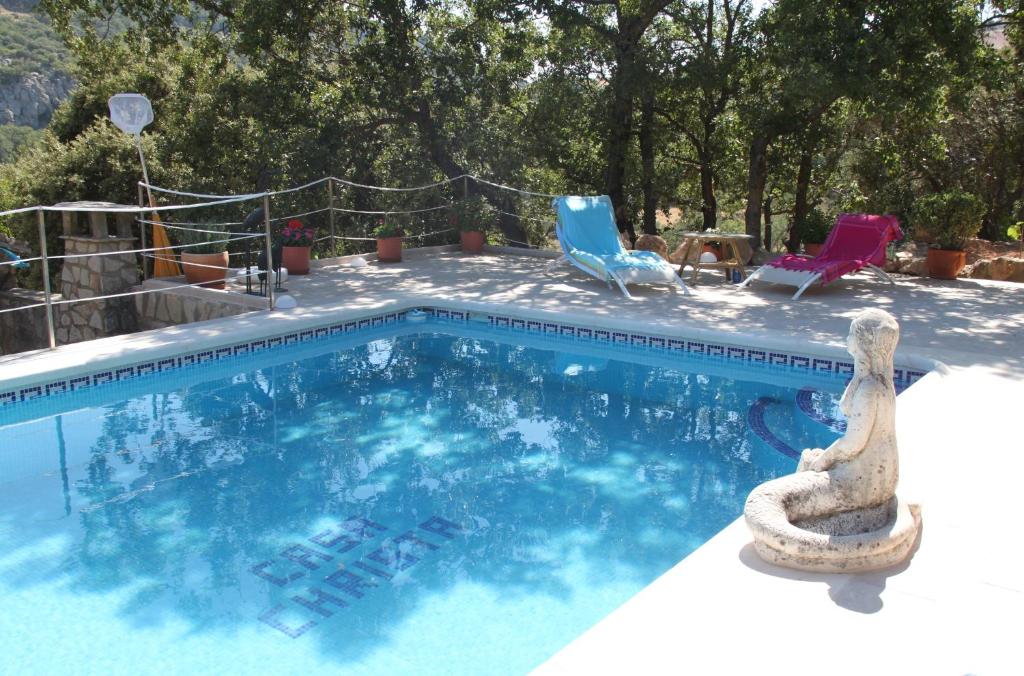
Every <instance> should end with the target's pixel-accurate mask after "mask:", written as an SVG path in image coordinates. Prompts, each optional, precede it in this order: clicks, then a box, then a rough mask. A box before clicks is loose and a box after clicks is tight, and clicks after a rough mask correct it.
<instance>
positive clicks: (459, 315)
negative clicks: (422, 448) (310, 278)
mask: <svg viewBox="0 0 1024 676" xmlns="http://www.w3.org/2000/svg"><path fill="white" fill-rule="evenodd" d="M418 309H419V310H420V311H422V312H424V313H425V314H427V315H428V316H429V317H430V318H432V319H433V320H434V321H441V322H446V323H468V322H470V318H471V316H473V315H472V313H470V312H465V311H461V310H450V309H445V308H431V307H422V308H418ZM407 314H408V312H407V311H402V312H389V313H386V314H382V315H375V316H373V317H366V318H363V319H359V320H353V321H347V322H343V323H337V324H331V325H328V326H321V327H316V328H312V329H303V330H302V331H298V332H294V333H288V334H285V335H281V336H271V337H269V338H259V339H257V340H252V341H249V342H246V343H238V344H235V345H227V346H223V347H218V348H216V349H213V350H203V351H200V352H192V353H187V354H182V355H178V356H175V357H166V358H163V359H158V360H154V361H150V362H143V363H140V364H134V365H129V366H122V367H118V368H117V369H116V370H113V371H101V372H99V373H92V374H87V375H81V376H75V377H72V378H67V379H63V380H56V381H52V382H46V383H42V384H40V385H33V386H29V387H23V388H19V389H17V390H10V391H0V406H7V405H11V404H16V403H18V402H21V401H28V400H31V399H37V398H39V397H48V396H56V395H60V394H63V393H65V392H74V391H77V390H81V389H83V388H86V387H94V386H97V385H102V384H104V383H109V382H115V381H122V380H127V379H130V378H137V377H139V376H144V375H150V374H155V373H160V372H163V371H168V370H171V369H180V368H183V367H189V366H195V365H198V364H201V363H205V362H211V361H219V360H222V359H227V358H230V357H234V356H237V355H247V354H251V353H254V352H258V351H260V350H268V349H271V348H275V347H279V346H282V345H293V344H298V343H304V342H309V341H313V340H321V339H325V338H329V337H332V336H338V335H341V334H347V333H353V332H357V331H362V330H365V329H378V328H381V327H384V326H390V325H394V324H398V323H399V322H403V321H404V320H405V319H406V316H407ZM475 316H476V317H477V318H479V319H480V320H481V321H482V320H483V317H484V316H485V315H482V314H477V315H475ZM486 317H487V324H488V325H489V326H490V327H492V328H494V329H501V330H507V331H517V332H522V331H525V332H526V333H529V334H538V335H544V336H548V337H550V338H552V339H557V340H558V341H563V340H571V341H574V342H586V343H592V344H593V343H596V344H615V345H616V346H617V348H616V349H619V350H629V351H633V350H637V351H655V352H662V353H664V352H668V353H686V354H689V355H696V356H701V357H705V358H710V359H715V360H723V359H728V360H729V361H734V360H735V361H743V362H746V363H748V364H751V365H764V366H767V367H784V368H798V369H804V370H808V371H812V372H814V373H818V374H822V375H828V374H835V375H838V376H841V377H845V378H849V377H851V376H852V375H853V364H852V363H850V362H845V361H834V360H831V359H826V358H821V357H809V356H806V355H799V354H789V353H785V352H769V351H765V350H763V349H756V348H747V347H742V346H738V345H725V344H716V343H709V342H704V341H693V340H683V339H680V338H667V337H663V336H653V335H648V334H644V333H632V332H630V333H627V332H625V331H618V330H608V329H600V328H595V327H586V326H575V325H573V324H562V323H558V322H548V321H543V322H542V321H537V320H533V319H522V318H517V317H511V316H505V315H490V314H488V315H486ZM924 375H925V372H923V371H914V370H909V369H904V368H899V369H896V370H895V373H894V380H895V384H896V389H897V391H902V390H904V389H906V388H907V387H909V386H910V385H912V384H913V383H915V382H917V381H918V380H920V379H921V378H922V377H923V376H924Z"/></svg>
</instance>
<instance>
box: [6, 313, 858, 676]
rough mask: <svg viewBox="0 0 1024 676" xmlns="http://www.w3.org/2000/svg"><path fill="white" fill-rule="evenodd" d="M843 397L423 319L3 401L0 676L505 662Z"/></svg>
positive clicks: (569, 622) (573, 623)
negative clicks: (1, 674) (2, 645)
mask: <svg viewBox="0 0 1024 676" xmlns="http://www.w3.org/2000/svg"><path fill="white" fill-rule="evenodd" d="M806 384H810V385H812V386H811V387H804V385H806ZM842 385H843V378H842V377H841V376H837V375H834V374H833V375H831V376H827V375H823V374H813V373H806V372H800V371H798V370H793V369H790V368H788V367H786V368H784V369H777V370H775V371H771V372H768V371H765V370H764V369H761V370H758V369H755V368H752V367H745V366H744V365H743V364H737V363H730V362H728V361H727V359H726V358H725V357H723V358H722V359H721V360H720V361H715V360H710V361H709V360H708V359H706V358H701V359H697V358H692V357H690V356H688V355H686V354H672V355H666V354H660V353H657V352H656V351H649V350H642V349H639V350H638V349H634V346H631V345H628V344H625V345H615V344H610V345H598V346H592V345H585V344H577V343H573V342H571V341H560V340H559V337H558V336H557V335H556V336H534V337H527V336H513V335H510V334H509V333H508V332H502V331H498V330H492V329H491V328H490V327H486V326H482V327H479V328H474V327H469V326H452V325H449V324H444V323H438V324H434V323H429V322H428V323H426V324H421V325H415V326H414V325H410V324H404V323H403V324H401V325H397V326H379V325H378V326H374V325H372V324H371V325H367V327H366V329H365V330H364V331H363V332H361V333H359V335H351V336H339V337H333V338H326V339H325V340H322V341H318V342H311V343H306V344H299V343H296V344H290V345H289V344H285V343H284V342H283V341H282V343H281V344H279V345H278V346H277V347H274V348H272V349H268V350H265V351H263V352H260V353H258V354H244V353H239V354H234V355H232V356H231V357H230V358H226V359H222V360H219V361H216V362H212V363H205V364H204V363H196V364H195V365H193V366H189V367H187V368H184V367H182V368H176V369H174V370H170V371H167V372H164V373H147V374H144V375H140V376H139V377H135V378H133V379H131V380H125V381H122V382H118V381H115V380H111V381H109V382H105V383H104V384H96V385H95V386H92V387H89V388H87V389H84V390H81V391H77V392H72V391H68V392H64V393H61V394H56V395H54V396H48V397H45V398H44V399H40V400H26V401H23V402H19V403H17V404H13V405H9V406H4V407H2V408H0V434H2V435H3V436H2V437H0V438H2V439H3V450H2V452H0V593H2V594H3V599H4V604H3V605H4V609H3V613H2V616H0V628H2V630H3V635H4V637H5V641H4V643H5V646H7V647H6V648H5V650H4V651H2V652H0V671H2V672H4V673H24V672H26V671H29V670H30V671H34V672H38V673H54V672H66V671H69V670H73V671H75V672H76V673H85V672H95V673H129V672H130V673H157V672H159V673H181V672H195V673H240V672H249V673H254V672H262V673H267V672H273V673H302V672H305V673H346V672H351V673H380V672H383V671H385V670H390V671H398V672H400V673H411V672H415V673H446V674H448V673H466V674H485V673H522V672H524V671H527V670H529V669H530V668H532V667H534V666H536V665H538V664H539V663H540V662H542V661H543V660H544V659H546V658H547V657H549V656H550V655H551V654H553V653H554V652H555V651H557V650H558V649H559V648H560V647H562V646H564V645H565V644H567V643H568V642H569V641H571V640H572V639H573V638H575V637H576V636H577V635H579V634H580V633H582V632H583V631H584V630H586V629H587V628H588V627H590V626H591V625H593V624H594V623H595V622H597V621H598V620H600V619H601V618H602V617H603V616H605V615H607V614H608V613H609V612H610V611H611V610H613V609H614V608H616V607H617V606H619V605H621V604H622V603H623V602H624V601H626V600H627V599H628V598H629V597H630V596H632V595H633V594H635V593H636V592H637V591H639V590H640V589H642V588H643V587H644V586H646V585H647V584H649V583H650V582H651V581H652V580H653V579H654V578H656V577H657V576H658V575H660V574H661V573H663V572H665V571H666V570H667V569H668V568H670V567H671V566H672V565H674V564H675V563H676V562H678V561H679V560H681V559H682V558H683V557H685V556H686V555H687V554H689V553H690V552H692V551H693V550H694V549H696V548H697V547H699V546H700V545H701V544H702V543H704V542H705V541H707V540H708V539H709V538H710V537H711V536H712V535H714V534H715V533H716V532H718V531H719V530H720V529H721V528H723V527H724V526H725V525H727V524H728V523H730V522H731V521H733V520H734V519H735V518H736V517H737V516H738V515H739V514H740V512H741V510H742V506H743V501H744V499H745V498H746V495H747V493H748V492H749V490H750V489H751V488H752V487H753V486H755V485H756V484H758V483H760V482H762V481H764V480H766V479H769V478H772V477H774V476H777V475H779V474H782V473H785V472H789V471H792V469H793V467H794V464H795V463H794V460H793V459H792V457H790V456H791V455H792V453H788V454H787V449H790V451H792V450H793V449H800V448H804V447H806V446H823V445H826V444H828V443H829V442H830V441H831V440H832V439H834V438H836V436H837V434H838V432H837V430H838V429H840V428H841V424H842V423H841V421H839V420H837V419H836V412H835V400H836V397H837V394H838V392H839V391H840V389H841V387H842Z"/></svg>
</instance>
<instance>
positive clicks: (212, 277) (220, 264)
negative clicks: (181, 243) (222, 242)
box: [181, 251, 228, 289]
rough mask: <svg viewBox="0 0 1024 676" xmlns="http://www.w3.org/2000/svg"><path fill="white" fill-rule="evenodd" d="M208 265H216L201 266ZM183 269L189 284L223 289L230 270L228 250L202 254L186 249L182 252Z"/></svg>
mask: <svg viewBox="0 0 1024 676" xmlns="http://www.w3.org/2000/svg"><path fill="white" fill-rule="evenodd" d="M206 265H210V266H215V267H201V266H206ZM217 268H220V269H219V270H218V269H217ZM181 269H182V270H184V271H185V281H186V282H188V283H189V284H201V285H202V286H205V287H207V288H210V289H223V288H224V278H225V277H226V276H227V272H228V252H227V251H219V252H217V253H210V254H201V253H189V252H187V251H184V252H182V254H181Z"/></svg>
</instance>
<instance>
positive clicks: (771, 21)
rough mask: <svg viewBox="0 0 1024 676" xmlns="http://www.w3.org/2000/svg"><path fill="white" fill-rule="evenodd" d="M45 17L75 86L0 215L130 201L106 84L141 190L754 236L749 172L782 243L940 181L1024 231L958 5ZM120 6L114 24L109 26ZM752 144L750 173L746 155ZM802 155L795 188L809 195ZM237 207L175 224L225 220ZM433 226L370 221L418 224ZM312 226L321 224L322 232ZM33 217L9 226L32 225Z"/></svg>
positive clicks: (892, 204)
mask: <svg viewBox="0 0 1024 676" xmlns="http://www.w3.org/2000/svg"><path fill="white" fill-rule="evenodd" d="M43 6H44V7H45V9H46V10H47V12H48V13H49V14H50V16H51V17H52V21H53V24H54V26H55V27H56V28H57V29H58V30H59V31H60V32H61V34H62V35H63V36H64V37H65V39H66V40H67V42H68V44H69V45H70V49H71V50H72V52H73V54H74V57H75V62H74V66H73V74H74V76H75V79H76V80H77V81H78V82H80V83H81V84H80V86H79V87H78V88H77V89H76V90H75V91H74V92H73V94H72V97H71V99H70V100H69V101H68V102H67V103H66V104H65V105H63V106H61V108H59V109H58V111H57V112H56V114H55V116H54V120H53V122H52V123H51V125H50V127H49V130H48V131H47V132H46V133H45V134H44V135H42V136H41V137H40V138H39V140H38V141H37V142H36V143H34V144H29V147H26V149H25V150H23V151H21V154H20V155H19V156H18V159H17V161H16V162H14V163H13V164H11V165H9V166H8V167H6V168H4V169H3V170H0V202H2V203H3V204H4V205H5V206H23V205H26V204H34V203H51V202H55V201H64V200H71V199H101V200H108V201H115V202H134V200H135V192H134V191H135V187H134V184H135V181H137V180H138V178H140V175H139V167H138V161H137V157H136V155H135V152H134V148H133V147H132V144H131V139H130V138H128V137H126V136H124V135H123V134H120V132H117V131H116V130H114V129H112V128H111V126H110V125H109V123H107V122H106V121H105V119H106V115H107V99H108V98H109V96H111V95H112V94H114V93H117V92H120V91H139V92H142V93H144V94H146V95H147V96H148V97H149V98H150V100H151V101H152V102H153V105H154V110H155V114H156V119H155V121H154V123H153V124H152V125H151V126H150V127H148V128H147V130H146V132H145V133H144V135H143V139H144V145H145V152H146V156H147V159H148V160H149V166H150V173H151V178H152V180H153V181H154V182H155V183H158V184H163V185H169V186H173V187H181V188H184V189H189V190H194V191H198V192H211V193H232V192H233V193H241V192H252V191H254V190H255V189H256V187H257V186H256V179H257V177H258V176H259V175H261V172H264V171H265V170H271V171H272V172H273V174H271V176H272V178H271V179H270V182H269V185H266V186H264V187H271V188H276V187H284V186H291V185H296V184H299V183H304V182H307V181H309V180H312V179H316V178H320V177H321V176H324V175H327V174H333V175H337V176H344V177H346V178H349V179H352V180H354V181H356V182H359V183H369V184H375V185H390V186H411V185H420V184H425V183H432V182H435V181H439V180H442V179H444V178H453V177H455V176H458V175H460V174H463V173H472V174H477V175H480V176H483V177H485V178H488V179H491V180H494V181H496V182H499V183H503V184H508V185H515V186H518V187H523V188H528V189H531V190H535V191H538V192H545V193H548V192H550V193H571V194H594V193H609V192H612V191H613V189H621V193H622V195H621V197H619V198H616V200H617V201H616V204H617V205H618V206H620V207H621V209H620V214H619V216H620V222H622V221H623V220H638V218H637V217H638V215H639V214H640V213H641V212H642V211H644V210H646V211H647V213H648V214H650V213H651V211H652V210H653V209H655V208H659V209H669V208H673V209H674V211H675V212H676V213H681V215H682V218H683V221H682V222H686V223H694V222H698V221H700V220H702V219H701V213H702V206H703V207H705V208H704V214H705V216H707V214H708V210H709V208H710V206H712V205H713V206H716V209H715V213H714V214H713V215H714V216H715V217H716V219H717V221H718V225H719V227H721V228H722V229H723V230H730V231H744V229H745V225H746V229H747V230H748V231H749V226H750V224H749V223H747V224H744V223H743V221H742V220H741V219H742V218H743V212H742V210H743V207H744V205H745V204H746V205H747V206H748V207H749V206H750V205H749V203H748V201H749V198H748V196H749V195H750V194H752V193H751V191H750V186H751V181H752V179H754V183H756V179H757V178H758V172H761V174H760V178H761V179H763V180H764V184H765V186H764V191H763V193H762V194H761V195H760V196H759V197H758V198H757V202H758V204H757V206H758V207H759V209H761V210H762V211H763V212H767V211H768V210H771V211H772V212H773V213H774V214H775V216H774V221H773V223H772V227H773V234H774V237H773V239H775V240H780V239H783V238H785V236H786V235H787V230H788V229H789V227H788V226H789V224H788V223H786V220H785V218H784V217H782V216H781V215H782V214H797V213H799V214H806V213H809V214H810V215H809V216H808V217H807V219H808V220H814V219H815V218H817V216H816V215H815V211H813V210H812V211H810V212H807V211H806V209H807V208H808V207H812V206H814V205H821V207H820V208H821V210H822V211H823V212H826V213H834V212H836V211H840V210H848V209H849V210H863V211H869V212H874V213H896V214H898V215H901V216H902V217H905V216H906V214H908V213H910V210H911V207H912V206H913V205H914V203H915V202H916V201H920V198H921V196H923V195H927V194H929V193H933V192H940V191H942V190H945V189H947V188H958V189H960V190H963V191H965V192H968V193H972V194H974V195H978V196H979V197H980V198H981V199H982V201H983V202H984V212H985V216H984V227H985V228H986V230H985V232H986V233H988V234H989V235H990V236H999V237H1005V236H1006V235H1005V232H1006V226H1008V225H1010V224H1011V223H1012V222H1014V221H1015V220H1018V219H1019V218H1020V217H1021V214H1020V212H1019V211H1014V207H1013V203H1014V200H1017V199H1020V194H1019V192H1020V191H1019V187H1018V186H1020V185H1022V182H1021V180H1020V176H1021V174H1020V172H1021V171H1022V170H1024V169H1022V165H1021V164H1020V162H1019V158H1020V157H1022V156H1024V110H1022V109H1021V105H1022V102H1024V91H1022V87H1024V85H1022V84H1021V83H1024V76H1022V75H1024V71H1022V68H1021V60H1020V58H1019V56H1017V55H1019V54H1020V53H1022V52H1021V50H1018V51H1017V52H1015V53H1007V54H994V53H992V51H991V50H986V49H985V48H984V47H982V45H981V43H980V42H979V40H978V39H977V36H978V32H977V30H976V29H977V21H978V16H977V14H976V9H975V7H974V5H973V4H972V3H967V2H964V0H925V1H924V2H920V3H906V2H902V1H900V0H858V1H857V2H853V3H841V4H837V3H834V2H830V1H828V0H808V1H804V0H779V1H778V2H776V3H770V4H768V6H766V7H765V8H764V9H763V10H762V11H761V13H760V14H759V15H758V16H756V17H755V16H753V15H752V13H751V12H750V11H748V9H747V7H748V6H749V3H748V2H737V1H736V0H708V1H707V2H701V1H698V0H694V1H688V2H682V1H675V2H668V1H661V0H657V1H656V0H642V1H638V2H631V3H607V4H605V3H603V2H589V1H585V0H530V2H527V3H518V4H517V3H506V2H500V1H499V0H471V1H470V0H423V1H422V2H416V3H407V2H395V1H393V0H382V1H380V2H373V3H369V4H365V3H340V4H339V3H312V4H309V3H307V5H303V6H302V7H301V8H298V9H297V5H296V4H295V3H293V2H290V1H288V0H266V1H265V2H260V3H251V2H242V0H224V1H218V2H210V1H207V0H200V1H199V2H195V3H192V2H184V0H160V1H159V2H152V1H147V2H129V1H128V0H45V1H44V2H43ZM112 16H115V17H120V18H118V19H117V22H119V23H118V30H117V31H114V32H113V33H110V34H107V32H106V31H105V29H104V28H103V27H102V24H105V23H106V22H107V21H108V20H109V19H110V18H111V17H112ZM1014 35H1016V34H1015V33H1014ZM1014 39H1016V38H1014ZM4 45H5V46H6V45H7V43H6V42H4ZM758 138H761V139H762V140H765V143H766V151H765V153H764V162H763V167H760V168H759V167H758V165H757V163H756V162H752V161H751V154H750V153H751V148H752V147H753V146H752V144H753V141H754V140H756V139H758ZM641 139H644V141H645V142H646V144H647V146H646V147H647V148H648V151H647V152H646V154H645V153H642V152H641V147H640V146H641ZM2 147H3V141H2V139H0V148H2ZM808 158H809V161H805V160H807V159H808ZM801 167H803V168H804V169H806V168H807V167H810V171H809V179H808V181H807V182H805V183H804V184H803V185H802V186H800V187H798V185H797V183H798V176H799V175H801V172H800V168H801ZM762 170H763V171H762ZM807 174H808V172H807V171H805V172H803V175H804V176H805V177H807ZM613 179H614V180H613ZM619 179H621V186H618V188H616V185H617V184H616V181H619ZM702 179H704V181H703V182H702ZM755 187H756V186H755ZM473 189H474V190H479V191H480V192H481V193H482V195H483V199H478V200H475V201H474V202H473V205H474V208H475V207H477V206H478V207H479V208H480V209H481V210H484V211H488V212H490V211H494V210H500V211H501V212H507V213H511V214H515V215H518V216H521V217H522V218H517V217H516V216H508V215H507V213H505V214H502V215H500V217H495V216H493V215H492V214H490V213H488V214H486V217H484V218H483V221H485V222H494V221H495V220H497V221H498V227H499V228H500V229H501V230H502V232H503V233H504V235H505V239H506V240H513V241H524V242H530V243H532V244H539V245H544V244H550V243H551V242H552V237H551V233H552V226H553V218H552V217H551V213H550V209H549V207H548V200H547V199H546V198H543V197H530V196H524V195H513V194H510V193H504V192H500V191H498V190H496V189H493V188H490V187H488V186H486V185H483V184H479V185H476V186H473ZM463 190H464V186H463V185H462V184H461V182H459V181H456V182H455V183H454V184H449V185H444V186H440V187H438V188H436V189H433V190H430V191H426V192H423V193H410V194H405V193H402V201H401V203H397V202H394V201H392V197H389V196H388V195H387V194H383V195H382V194H380V193H375V192H372V191H367V190H359V189H350V188H345V189H339V190H337V191H335V205H336V206H338V207H342V208H350V209H354V210H360V211H386V210H388V209H401V210H406V209H428V208H434V207H439V206H443V205H445V204H448V203H451V202H453V201H454V200H457V199H458V197H459V196H460V195H462V194H463ZM753 192H754V193H756V190H755V191H753ZM324 199H325V195H324V193H323V192H322V191H317V190H312V191H308V192H306V193H296V194H293V195H289V196H284V197H280V198H275V200H274V203H273V204H272V206H271V211H272V213H273V214H274V216H279V215H283V214H287V213H299V212H305V211H311V210H314V209H317V208H320V207H322V206H324ZM798 203H799V205H800V208H797V207H796V205H797V204H798ZM252 206H253V205H247V206H245V207H238V208H236V209H235V210H234V211H231V210H229V209H226V208H225V209H224V210H223V213H218V214H217V217H216V219H215V218H214V217H213V216H212V215H209V214H206V213H204V215H203V216H202V217H197V216H196V215H195V214H191V217H190V215H189V214H188V213H186V214H182V215H181V218H180V220H199V219H200V218H203V219H207V220H217V219H220V220H226V221H234V220H240V219H241V218H242V217H244V215H245V211H243V209H250V208H252ZM469 207H470V205H469V204H466V205H461V206H457V207H456V208H455V209H453V215H455V214H457V212H458V211H459V210H462V209H468V208H469ZM239 211H241V213H239ZM447 216H448V214H446V213H445V211H444V210H437V211H428V212H424V213H422V214H417V215H416V216H415V218H414V219H409V220H406V221H404V222H402V223H397V222H395V219H394V218H389V219H387V221H388V222H387V223H386V224H385V225H386V227H387V228H388V230H389V231H390V232H392V233H393V232H394V231H395V230H397V229H399V228H401V229H403V230H405V231H406V232H407V233H409V232H410V231H412V233H413V234H414V233H423V232H433V231H436V230H443V229H445V228H446V227H448V226H447V224H446V219H447ZM325 218H326V217H323V216H320V215H317V216H314V217H312V218H311V223H312V224H313V225H315V226H316V227H318V228H320V229H321V231H323V229H324V228H325V227H326V220H322V219H325ZM455 218H456V220H457V221H459V224H460V226H462V224H463V222H464V221H467V220H471V219H467V218H461V219H460V218H459V217H458V215H455ZM904 220H907V219H906V218H904ZM29 221H30V219H25V223H27V225H24V226H23V225H20V223H21V222H20V221H18V222H17V223H18V224H16V223H15V221H14V220H10V221H5V223H8V224H10V225H11V227H13V228H15V229H18V230H21V229H25V232H30V231H31V227H34V224H33V223H30V222H29ZM336 221H337V227H338V228H339V230H341V231H343V232H347V233H349V234H351V235H359V236H364V235H366V234H367V232H368V231H369V230H371V229H372V227H373V226H372V219H369V218H365V217H362V216H348V215H345V214H338V215H337V216H336ZM704 222H705V223H706V222H707V221H706V219H705V220H704ZM701 225H702V227H703V225H704V224H703V223H702V224H701ZM761 225H762V224H759V223H755V226H756V227H760V226H761ZM805 225H806V226H807V227H813V226H810V225H808V224H805ZM826 225H827V226H830V225H831V223H830V222H828V223H827V224H826ZM993 233H995V234H993ZM810 235H811V233H806V234H803V236H802V238H803V239H805V240H811V239H812V237H811V236H810ZM446 236H448V237H450V235H446ZM29 240H30V241H31V238H29ZM427 240H429V242H428V241H427ZM417 241H421V242H423V243H430V244H433V243H442V240H440V239H436V238H435V239H430V238H424V239H422V240H417ZM52 246H53V249H52V251H53V252H55V253H59V252H60V243H59V242H57V241H55V242H53V243H52ZM348 246H349V247H350V248H351V247H353V246H355V245H352V244H348Z"/></svg>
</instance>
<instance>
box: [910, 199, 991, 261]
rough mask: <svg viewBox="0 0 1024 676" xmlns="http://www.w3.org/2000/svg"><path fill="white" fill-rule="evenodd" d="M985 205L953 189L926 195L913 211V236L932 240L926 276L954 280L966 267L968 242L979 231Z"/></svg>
mask: <svg viewBox="0 0 1024 676" xmlns="http://www.w3.org/2000/svg"><path fill="white" fill-rule="evenodd" d="M983 215H984V205H983V204H982V202H981V200H980V199H978V198H977V197H976V196H974V195H972V194H970V193H967V192H964V191H963V190H959V189H953V190H946V191H945V192H940V193H934V194H931V195H926V196H924V197H922V198H920V199H918V200H917V202H916V203H915V204H914V208H913V217H914V230H915V234H919V235H922V236H927V237H929V238H930V239H932V240H933V244H932V246H931V247H930V248H929V249H928V259H927V262H926V266H927V268H928V276H929V277H933V278H935V279H956V276H957V275H958V274H960V271H961V270H963V269H964V266H965V265H966V264H967V254H966V253H964V248H965V247H966V246H967V240H969V239H970V238H972V237H975V236H976V235H977V234H978V231H980V230H981V219H982V216H983Z"/></svg>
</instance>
